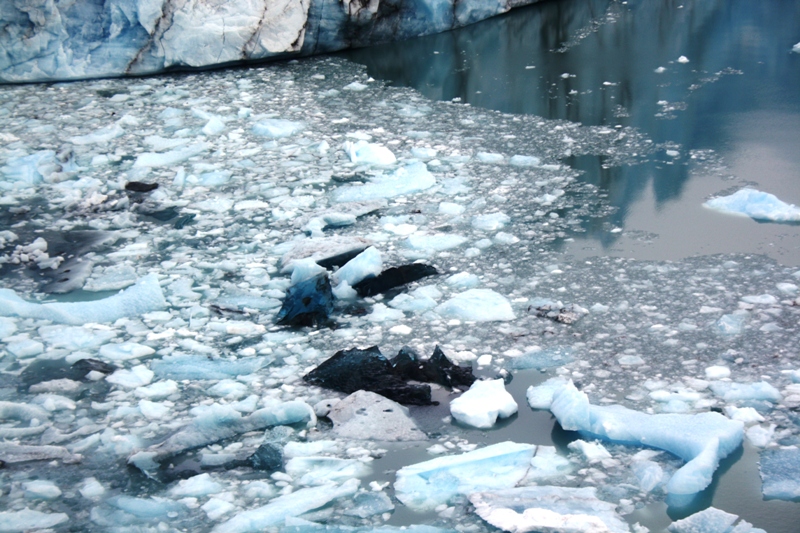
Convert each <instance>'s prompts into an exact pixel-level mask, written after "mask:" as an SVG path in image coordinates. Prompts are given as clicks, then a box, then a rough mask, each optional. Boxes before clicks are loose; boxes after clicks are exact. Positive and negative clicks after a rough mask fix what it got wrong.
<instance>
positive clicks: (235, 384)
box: [208, 379, 249, 400]
mask: <svg viewBox="0 0 800 533" xmlns="http://www.w3.org/2000/svg"><path fill="white" fill-rule="evenodd" d="M248 392H249V388H248V387H247V384H246V383H242V382H240V381H234V380H232V379H223V380H221V381H219V382H218V383H217V384H216V385H214V386H213V387H211V388H209V389H208V393H209V394H210V395H211V396H216V397H218V398H225V399H226V400H238V399H239V398H244V397H245V396H247V393H248Z"/></svg>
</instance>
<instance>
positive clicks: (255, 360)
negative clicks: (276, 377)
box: [151, 354, 270, 380]
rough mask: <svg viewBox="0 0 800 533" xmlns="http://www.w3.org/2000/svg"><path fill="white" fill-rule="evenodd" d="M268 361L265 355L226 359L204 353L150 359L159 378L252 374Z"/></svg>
mask: <svg viewBox="0 0 800 533" xmlns="http://www.w3.org/2000/svg"><path fill="white" fill-rule="evenodd" d="M269 362H270V361H269V360H268V359H267V358H266V357H250V358H243V359H236V360H227V359H209V358H208V356H205V355H187V354H175V355H170V356H165V357H162V358H161V359H157V360H154V361H152V362H151V368H152V370H153V372H155V373H156V375H157V376H158V377H160V378H172V379H190V380H195V379H224V378H230V377H236V376H242V375H248V374H252V373H253V372H256V371H257V370H259V369H261V368H263V367H264V366H266V365H267V364H269Z"/></svg>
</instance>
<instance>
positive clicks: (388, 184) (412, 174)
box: [333, 162, 436, 203]
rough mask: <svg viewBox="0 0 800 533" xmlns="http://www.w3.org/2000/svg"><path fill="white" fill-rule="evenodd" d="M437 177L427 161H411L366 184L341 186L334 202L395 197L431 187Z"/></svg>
mask: <svg viewBox="0 0 800 533" xmlns="http://www.w3.org/2000/svg"><path fill="white" fill-rule="evenodd" d="M435 184H436V178H435V177H434V176H433V174H431V173H430V172H428V168H427V167H426V166H425V163H420V162H416V163H411V164H409V165H406V166H404V167H400V168H398V169H397V170H395V171H394V172H393V173H392V174H390V175H388V176H386V175H379V176H375V177H374V178H372V179H371V180H370V181H369V182H368V183H365V184H364V185H359V186H355V185H351V186H343V187H339V188H338V189H336V190H335V191H334V192H333V201H334V202H339V203H341V202H364V201H367V200H377V199H379V198H394V197H396V196H402V195H406V194H411V193H414V192H419V191H424V190H425V189H430V188H431V187H433V186H434V185H435Z"/></svg>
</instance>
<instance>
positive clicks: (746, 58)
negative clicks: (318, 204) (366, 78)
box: [345, 0, 800, 265]
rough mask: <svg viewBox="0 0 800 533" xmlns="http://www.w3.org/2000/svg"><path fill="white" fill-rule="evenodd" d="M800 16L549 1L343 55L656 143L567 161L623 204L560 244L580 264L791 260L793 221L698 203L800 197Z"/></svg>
mask: <svg viewBox="0 0 800 533" xmlns="http://www.w3.org/2000/svg"><path fill="white" fill-rule="evenodd" d="M798 21H800V3H798V2H794V1H788V0H774V1H769V2H752V1H749V0H716V1H714V0H703V1H697V2H694V1H685V2H677V1H669V0H642V1H629V2H618V1H610V0H589V1H587V0H562V1H551V2H550V1H549V2H543V3H540V4H537V5H534V6H530V7H527V8H523V9H518V10H515V11H513V12H512V13H510V14H508V15H505V16H502V17H498V18H495V19H492V20H489V21H486V22H483V23H480V24H476V25H473V26H470V27H467V28H463V29H461V30H458V31H454V32H449V33H446V34H440V35H435V36H430V37H425V38H421V39H416V40H413V41H407V42H403V43H393V44H388V45H384V46H379V47H375V48H370V49H363V50H354V51H350V52H347V53H346V54H345V56H346V57H348V58H349V59H351V60H354V61H356V62H360V63H363V64H365V65H367V67H368V69H369V72H370V74H371V75H372V76H374V77H376V78H380V79H385V80H391V82H392V83H393V84H396V85H404V86H411V87H414V88H416V89H417V90H419V91H421V92H422V93H423V94H425V95H426V96H428V97H430V98H432V99H438V100H452V99H460V100H457V101H460V102H464V103H469V104H471V105H474V106H480V107H485V108H490V109H495V110H499V111H503V112H508V113H528V114H534V115H538V116H543V117H546V118H552V119H566V120H570V121H575V122H580V123H582V124H585V125H608V126H616V125H622V126H635V127H637V128H639V129H641V130H642V131H643V132H645V133H646V134H647V135H648V136H649V137H650V138H651V139H652V140H653V141H654V142H655V143H658V145H659V146H660V147H662V148H663V149H662V150H660V151H659V152H658V153H657V155H656V156H655V157H652V158H650V159H651V160H650V161H649V162H647V163H645V164H639V165H634V166H624V167H612V168H607V167H606V166H605V165H604V162H603V161H602V160H600V159H598V158H596V157H582V158H571V157H565V158H564V162H565V163H567V164H570V165H572V166H574V167H576V168H578V169H580V170H583V171H584V172H585V174H584V179H585V180H587V181H589V182H592V183H595V184H597V185H599V186H600V187H601V188H602V190H603V191H604V192H605V193H607V194H608V198H609V201H610V202H611V203H612V204H613V205H614V206H615V207H616V208H617V210H616V212H615V213H614V214H613V215H610V216H609V217H607V218H606V219H605V220H600V221H597V220H594V221H593V222H591V223H588V222H587V223H586V224H585V225H584V228H583V230H584V232H583V233H579V234H578V235H576V236H574V241H567V242H566V243H564V249H565V250H566V251H567V252H570V253H571V254H573V255H575V256H576V257H587V256H592V255H597V254H610V255H620V256H627V257H635V258H641V259H656V260H662V259H677V258H683V257H687V256H691V255H703V254H711V253H725V252H744V253H763V254H767V255H770V256H771V257H773V258H775V259H777V260H779V261H780V262H782V263H784V264H791V265H800V227H798V226H791V225H779V224H763V223H757V222H755V221H752V220H750V219H747V218H739V217H732V216H725V215H721V214H719V213H716V212H712V211H710V210H707V209H705V208H703V207H702V203H703V201H705V200H706V199H707V198H708V197H709V196H711V195H716V194H719V193H728V192H732V191H733V190H735V189H737V188H740V187H742V186H744V185H749V186H752V187H756V188H758V189H760V190H764V191H767V192H770V193H772V194H775V195H777V196H778V197H779V198H781V199H782V200H784V201H786V202H788V203H792V204H800V138H799V137H798V132H800V54H797V53H792V52H791V48H792V46H793V45H794V44H795V43H797V42H800V25H798ZM681 57H683V58H685V59H686V60H688V62H685V61H684V60H679V58H681ZM668 149H669V150H676V151H677V152H678V154H679V155H677V156H670V155H667V153H666V152H667V150H668Z"/></svg>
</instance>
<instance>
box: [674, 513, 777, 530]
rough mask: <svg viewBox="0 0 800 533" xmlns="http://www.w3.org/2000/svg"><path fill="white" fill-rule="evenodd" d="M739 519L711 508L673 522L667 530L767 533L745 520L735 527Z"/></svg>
mask: <svg viewBox="0 0 800 533" xmlns="http://www.w3.org/2000/svg"><path fill="white" fill-rule="evenodd" d="M738 519H739V517H738V516H736V515H735V514H731V513H726V512H725V511H722V510H720V509H717V508H716V507H709V508H708V509H703V510H702V511H700V512H698V513H695V514H693V515H690V516H687V517H686V518H684V519H682V520H677V521H675V522H673V523H672V524H670V525H669V527H668V528H667V529H668V530H669V531H670V533H767V532H766V531H764V530H763V529H760V528H757V527H753V525H752V524H751V523H749V522H747V521H745V520H742V521H740V522H739V523H738V524H736V526H734V525H733V524H734V523H735V522H736V521H737V520H738Z"/></svg>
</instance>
